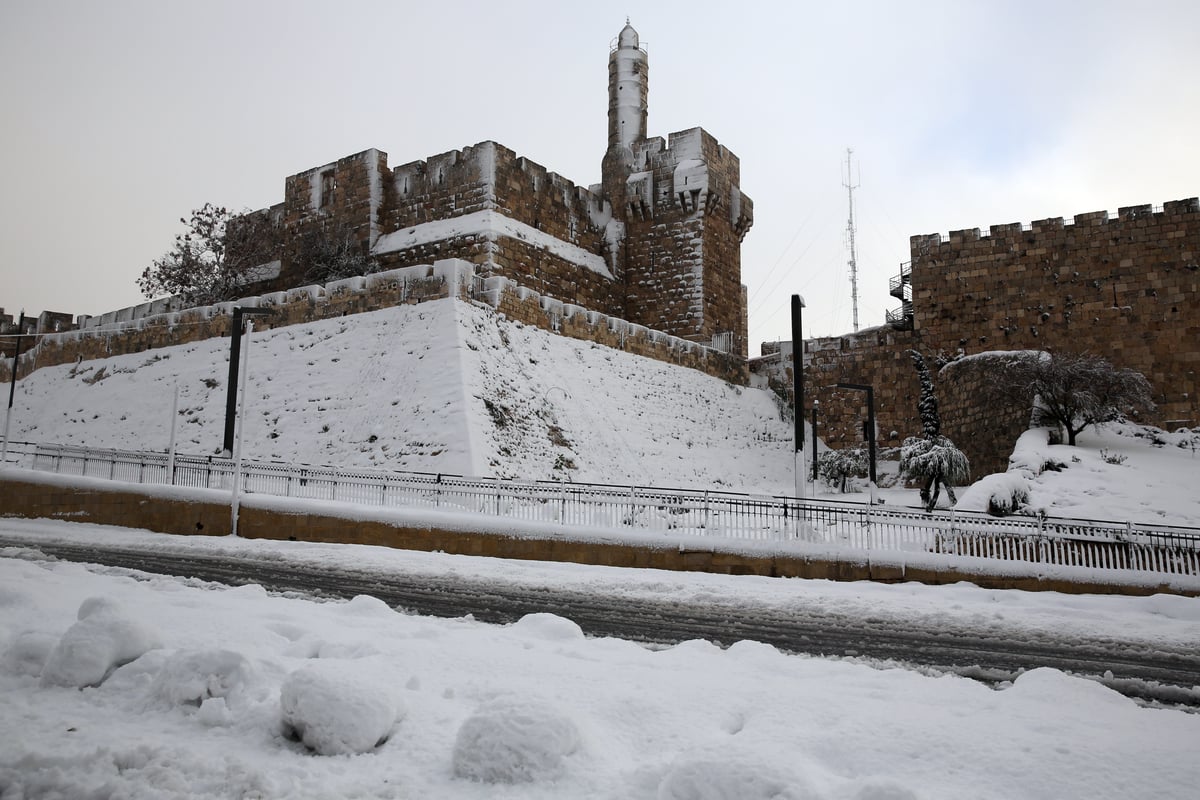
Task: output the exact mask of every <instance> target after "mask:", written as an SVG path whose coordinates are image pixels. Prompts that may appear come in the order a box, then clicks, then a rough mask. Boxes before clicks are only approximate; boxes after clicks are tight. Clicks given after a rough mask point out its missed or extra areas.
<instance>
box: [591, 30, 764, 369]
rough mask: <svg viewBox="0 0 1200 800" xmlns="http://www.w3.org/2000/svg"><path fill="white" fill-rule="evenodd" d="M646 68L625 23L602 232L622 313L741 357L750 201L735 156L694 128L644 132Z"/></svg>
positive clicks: (611, 80)
mask: <svg viewBox="0 0 1200 800" xmlns="http://www.w3.org/2000/svg"><path fill="white" fill-rule="evenodd" d="M648 95H649V64H648V60H647V54H646V51H645V49H643V48H642V46H641V43H640V41H639V38H638V34H637V31H635V30H634V29H633V27H632V26H631V25H629V24H628V23H626V25H625V27H624V28H622V29H621V32H620V34H618V36H617V39H616V42H615V43H614V46H613V48H612V50H611V52H610V53H609V57H608V149H607V151H606V152H605V154H604V160H603V162H602V168H601V174H602V181H601V186H602V190H603V195H604V198H605V199H606V200H608V201H609V204H610V206H611V208H612V221H611V222H610V223H609V224H608V231H607V234H606V238H607V239H608V242H609V245H610V247H611V248H612V253H611V256H612V257H611V262H612V264H613V273H614V277H616V279H617V280H620V281H623V282H624V284H625V287H626V293H625V302H626V311H625V313H626V318H627V319H628V320H629V321H631V322H635V323H637V324H640V325H645V326H646V327H648V328H652V329H656V330H661V331H666V332H668V333H671V334H673V335H675V336H679V337H681V338H684V339H689V340H691V341H695V342H702V343H704V344H712V345H714V346H718V347H720V348H721V349H724V350H728V351H731V352H735V353H740V354H741V355H743V356H745V355H746V349H747V348H746V307H745V305H746V304H745V294H744V291H743V287H742V283H741V273H742V268H741V242H742V238H743V237H744V236H745V235H746V231H748V230H749V229H750V226H751V224H753V219H754V212H753V203H752V202H751V201H750V198H748V197H746V196H745V195H744V194H742V191H741V188H740V186H739V183H740V177H741V167H740V162H739V161H738V157H737V156H736V155H734V154H733V153H731V152H729V151H728V150H727V149H726V148H725V147H723V146H721V145H720V144H719V143H718V142H717V140H716V139H715V138H713V137H712V136H711V135H710V134H709V133H708V132H707V131H705V130H703V129H702V128H691V129H689V130H685V131H679V132H677V133H673V134H671V135H670V136H669V137H668V141H666V142H664V141H663V139H662V138H661V137H654V138H650V137H648V136H647V116H648V113H647V112H648V103H647V98H648Z"/></svg>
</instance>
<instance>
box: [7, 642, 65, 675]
mask: <svg viewBox="0 0 1200 800" xmlns="http://www.w3.org/2000/svg"><path fill="white" fill-rule="evenodd" d="M56 644H58V637H57V636H55V635H54V634H52V633H46V632H44V631H22V632H21V633H18V634H16V635H15V636H13V637H12V639H10V640H9V641H8V643H7V644H6V645H5V647H4V651H3V653H0V670H3V671H4V672H7V673H9V674H12V675H28V676H31V677H34V678H36V677H37V676H38V675H41V674H42V670H43V669H44V668H45V666H46V659H48V658H49V657H50V653H51V651H53V650H54V646H55V645H56Z"/></svg>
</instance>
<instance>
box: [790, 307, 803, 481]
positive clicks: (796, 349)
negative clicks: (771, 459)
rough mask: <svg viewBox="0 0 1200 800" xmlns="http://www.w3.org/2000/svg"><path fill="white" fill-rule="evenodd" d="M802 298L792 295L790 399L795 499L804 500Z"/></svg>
mask: <svg viewBox="0 0 1200 800" xmlns="http://www.w3.org/2000/svg"><path fill="white" fill-rule="evenodd" d="M803 308H804V298H803V297H801V296H800V295H798V294H794V295H792V397H793V400H794V402H795V409H794V413H793V414H792V418H793V419H794V420H795V422H796V432H795V439H794V441H795V446H796V452H795V459H796V464H795V467H796V497H797V498H800V499H803V498H804V466H805V465H804V337H803V335H802V334H801V332H800V323H801V309H803Z"/></svg>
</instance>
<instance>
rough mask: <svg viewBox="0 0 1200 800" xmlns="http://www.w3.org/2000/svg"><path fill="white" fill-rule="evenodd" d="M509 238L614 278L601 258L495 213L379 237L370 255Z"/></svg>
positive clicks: (448, 220)
mask: <svg viewBox="0 0 1200 800" xmlns="http://www.w3.org/2000/svg"><path fill="white" fill-rule="evenodd" d="M472 235H475V236H480V235H482V236H489V237H495V236H508V237H511V238H514V239H521V240H522V241H526V242H529V243H530V244H532V245H534V246H535V247H539V248H541V249H543V250H545V251H546V252H549V253H552V254H554V255H556V256H558V257H559V258H562V259H565V260H566V261H570V262H571V263H573V264H575V265H576V266H580V267H583V268H585V269H590V270H591V271H592V272H596V273H599V274H600V275H603V276H604V277H606V278H609V279H612V277H613V274H612V272H611V271H609V268H608V266H607V265H606V264H605V263H604V258H603V256H599V255H597V254H596V253H592V252H590V251H588V250H585V249H584V248H582V247H579V246H578V245H573V244H571V243H570V242H564V241H563V240H562V239H559V238H557V237H555V236H551V235H550V234H548V233H546V232H545V231H540V230H538V229H537V228H534V227H533V226H532V225H526V224H525V223H523V222H518V221H517V220H515V219H512V218H511V217H506V216H505V215H503V214H501V213H500V212H498V211H491V210H485V211H476V212H474V213H471V214H465V215H463V216H461V217H453V218H452V219H442V220H435V221H433V222H425V223H422V224H421V225H416V226H414V227H412V228H405V229H403V230H399V231H395V232H394V233H388V234H385V235H383V236H380V237H379V240H378V241H377V242H376V243H375V247H374V249H373V252H374V253H375V254H376V255H381V254H383V253H394V252H396V251H397V250H406V249H408V248H410V247H418V246H420V245H424V244H432V243H433V242H440V241H443V240H445V239H452V238H455V237H458V236H472Z"/></svg>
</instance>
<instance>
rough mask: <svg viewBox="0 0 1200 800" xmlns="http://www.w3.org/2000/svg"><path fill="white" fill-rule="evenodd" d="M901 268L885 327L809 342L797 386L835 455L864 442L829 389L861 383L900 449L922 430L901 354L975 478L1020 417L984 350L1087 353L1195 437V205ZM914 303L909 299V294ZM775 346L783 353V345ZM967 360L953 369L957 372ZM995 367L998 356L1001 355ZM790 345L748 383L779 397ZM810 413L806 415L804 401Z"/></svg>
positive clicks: (1021, 234)
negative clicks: (933, 366)
mask: <svg viewBox="0 0 1200 800" xmlns="http://www.w3.org/2000/svg"><path fill="white" fill-rule="evenodd" d="M910 243H911V256H912V262H911V268H909V267H908V265H906V266H905V269H904V270H902V272H901V275H900V276H898V277H897V278H896V279H894V280H893V281H892V283H893V287H894V288H895V289H897V290H903V291H904V292H905V298H909V297H911V301H910V302H909V303H907V304H906V307H905V308H904V310H903V312H902V313H899V314H896V315H894V319H895V321H896V324H895V325H890V326H885V327H881V328H874V329H870V330H865V331H861V332H859V333H857V334H853V335H848V336H840V337H830V338H824V339H815V340H809V341H806V342H805V343H804V344H805V352H806V356H805V358H806V365H805V378H806V381H807V385H808V386H809V387H810V389H809V391H810V393H811V395H812V396H815V397H816V398H817V399H819V400H820V403H821V406H820V409H821V410H820V419H819V426H820V430H819V431H818V434H819V435H820V437H821V438H822V439H823V440H824V441H826V442H827V443H828V444H829V445H830V446H831V447H847V446H854V445H857V444H859V443H860V442H861V441H862V428H861V420H862V419H863V418H864V414H865V411H864V410H862V409H860V408H859V407H858V405H859V404H858V401H853V400H851V401H848V400H847V398H844V397H841V396H840V395H839V394H838V391H839V390H836V389H831V388H829V387H830V386H831V385H832V384H835V383H837V382H852V383H869V384H872V385H873V386H874V387H875V390H876V406H877V407H876V415H877V424H878V430H877V431H876V434H877V436H878V439H879V441H880V442H882V443H884V444H889V443H895V444H898V443H900V442H901V441H903V439H904V437H906V436H908V435H914V434H916V433H918V432H919V430H920V419H919V417H918V416H917V413H916V400H917V395H918V385H917V378H916V374H915V373H914V372H913V370H912V367H911V365H910V364H908V359H907V356H906V353H907V351H908V350H910V349H918V350H920V351H921V352H923V353H925V354H926V355H928V356H931V357H932V358H933V360H934V361H935V363H937V362H940V363H941V364H945V366H943V367H942V369H941V370H940V371H939V372H938V374H937V375H935V384H936V385H937V389H938V392H939V399H940V400H941V405H942V419H943V422H944V424H945V431H946V433H947V435H948V436H950V437H951V438H952V439H953V440H954V441H955V442H956V443H958V444H959V446H960V447H962V449H963V450H964V451H965V452H966V453H967V455H968V457H969V458H970V459H971V463H972V473H973V474H974V475H975V476H976V477H978V476H981V475H984V474H987V473H989V472H996V471H1002V470H1003V469H1005V468H1006V466H1007V454H1008V453H1009V452H1011V449H1012V445H1013V443H1014V442H1015V440H1016V437H1017V435H1019V433H1020V432H1021V431H1022V430H1024V428H1025V427H1026V425H1027V423H1028V418H1029V408H1028V407H1025V408H1014V407H1010V406H1006V405H1003V404H1000V402H999V401H998V400H997V399H996V394H995V393H994V392H992V391H990V386H989V379H988V365H989V363H992V361H994V359H989V358H987V357H982V356H979V355H978V354H988V353H991V352H992V351H1001V352H1003V351H1014V350H1044V351H1050V352H1053V351H1055V350H1065V351H1077V352H1090V353H1095V354H1099V355H1102V356H1104V357H1105V358H1107V359H1108V360H1110V361H1111V362H1112V363H1113V364H1114V365H1116V366H1118V367H1125V368H1130V369H1135V370H1137V371H1139V372H1141V373H1143V374H1144V375H1145V376H1146V377H1147V378H1148V379H1149V380H1150V382H1151V384H1152V386H1153V387H1154V392H1155V397H1154V400H1155V402H1156V403H1157V405H1158V409H1157V411H1156V412H1155V413H1154V414H1153V415H1152V416H1151V417H1149V418H1148V419H1147V420H1146V421H1147V422H1151V423H1154V424H1157V425H1160V426H1162V427H1166V428H1171V429H1173V428H1177V427H1183V426H1186V427H1194V426H1196V425H1200V384H1198V383H1197V375H1196V373H1197V370H1198V369H1200V201H1198V200H1197V199H1196V198H1192V199H1189V200H1179V201H1174V202H1168V203H1166V204H1165V205H1164V207H1163V208H1162V209H1161V210H1157V211H1156V210H1154V209H1152V208H1151V207H1150V206H1131V207H1128V208H1121V209H1120V210H1119V211H1118V212H1117V215H1116V217H1115V218H1111V217H1110V216H1109V215H1108V214H1107V213H1106V212H1103V211H1098V212H1092V213H1087V214H1080V215H1077V216H1076V217H1075V218H1074V221H1073V224H1064V223H1063V220H1062V219H1061V218H1054V219H1048V220H1040V221H1037V222H1034V223H1033V224H1032V225H1030V226H1024V225H1021V224H1020V223H1014V224H1009V225H994V226H992V227H991V229H990V231H989V234H988V235H981V234H980V231H979V229H978V228H975V229H969V230H960V231H953V232H951V233H950V235H949V236H947V237H942V236H940V235H938V234H933V235H928V236H913V237H912V238H911V240H910ZM910 293H911V294H910ZM780 345H782V346H780ZM961 356H974V358H968V359H966V360H964V361H962V362H956V361H955V359H958V358H960V357H961ZM997 357H999V356H997ZM790 363H791V343H790V342H788V343H772V344H770V345H764V350H763V356H762V357H761V358H758V359H755V360H753V361H752V362H751V370H752V372H753V373H755V374H756V375H758V376H760V377H759V378H758V380H760V381H763V382H764V383H765V382H767V381H770V383H771V384H772V385H774V386H775V387H776V388H777V389H779V390H780V391H781V392H783V393H784V394H788V393H789V390H790V386H791V371H790ZM805 405H806V414H807V413H808V408H810V407H811V405H810V403H808V402H806V404H805Z"/></svg>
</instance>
